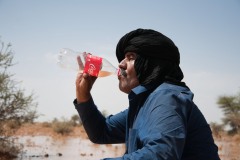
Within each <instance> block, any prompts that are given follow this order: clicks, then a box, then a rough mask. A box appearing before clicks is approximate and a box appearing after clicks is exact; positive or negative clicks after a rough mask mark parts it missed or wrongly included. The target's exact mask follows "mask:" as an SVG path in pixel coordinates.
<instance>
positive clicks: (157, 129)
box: [105, 106, 186, 160]
mask: <svg viewBox="0 0 240 160" xmlns="http://www.w3.org/2000/svg"><path fill="white" fill-rule="evenodd" d="M168 108H169V106H162V107H161V106H159V107H156V108H155V109H154V110H153V111H152V112H151V113H150V114H149V115H146V116H145V118H143V120H144V121H145V123H143V124H144V125H143V126H142V128H144V129H142V128H139V129H130V130H129V142H128V148H132V149H133V152H131V151H129V153H128V154H125V155H124V156H123V157H118V158H106V159H105V160H133V159H134V160H135V159H136V160H180V159H181V156H182V153H183V149H184V144H185V138H186V130H185V126H184V122H183V120H182V118H181V116H179V115H178V113H177V112H176V111H175V110H170V109H169V110H168ZM146 117H149V118H146ZM134 137H135V138H134ZM135 146H138V147H137V148H140V149H137V148H134V147H135ZM139 146H140V147H139ZM134 150H135V151H134Z"/></svg>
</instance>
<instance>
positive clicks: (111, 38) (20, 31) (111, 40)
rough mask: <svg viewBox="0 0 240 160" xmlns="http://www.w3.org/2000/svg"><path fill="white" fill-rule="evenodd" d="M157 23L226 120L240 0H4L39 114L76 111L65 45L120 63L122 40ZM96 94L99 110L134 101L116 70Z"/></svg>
mask: <svg viewBox="0 0 240 160" xmlns="http://www.w3.org/2000/svg"><path fill="white" fill-rule="evenodd" d="M137 28H150V29H155V30H157V31H159V32H162V33H163V34H165V35H166V36H168V37H169V38H171V39H172V40H173V41H174V42H175V44H176V45H177V46H178V48H179V50H180V53H181V64H180V66H181V68H182V70H183V72H184V75H185V78H184V81H185V82H186V83H187V85H188V86H189V87H190V88H191V90H192V91H193V92H194V94H195V97H194V101H195V103H196V104H197V105H198V107H199V109H200V110H201V111H202V112H203V114H204V115H205V117H206V119H207V121H208V122H212V121H217V122H220V121H221V118H222V113H221V110H220V109H219V108H218V106H217V104H216V101H217V98H218V97H219V96H220V95H234V94H236V93H237V92H239V91H240V74H239V69H240V63H239V60H240V1H239V0H229V1H226V0H211V1H209V0H201V1H200V0H199V1H194V2H193V1H178V0H173V1H163V0H152V1H148V0H121V1H111V0H104V1H97V0H88V1H82V0H68V1H66V0H51V1H49V0H41V1H34V0H21V1H19V0H0V36H1V40H2V41H4V42H5V43H8V42H11V43H12V45H13V46H12V49H13V50H14V52H15V54H14V61H15V62H17V65H15V66H14V67H12V68H11V72H12V73H14V74H15V76H14V78H15V80H17V81H20V82H21V83H20V87H22V88H24V89H26V93H31V92H32V91H33V92H34V94H35V96H36V101H37V102H38V103H39V105H38V111H39V113H41V114H44V116H41V117H40V118H39V120H40V121H43V120H51V119H53V118H54V117H57V118H61V117H67V118H68V117H70V116H72V115H73V114H76V113H77V112H76V110H75V109H74V106H73V105H72V101H73V99H74V98H75V88H74V87H75V86H74V85H75V84H74V81H75V76H76V73H75V72H74V71H69V70H64V69H62V68H60V67H58V66H57V65H56V63H55V59H54V56H55V54H57V53H58V52H59V51H60V49H61V48H64V47H67V48H71V49H73V50H77V51H87V52H91V53H93V54H95V55H100V56H103V57H105V58H106V59H109V60H110V61H111V62H112V63H113V64H114V65H115V66H117V65H118V63H117V60H116V58H115V47H116V44H117V42H118V40H119V39H120V38H121V37H122V36H123V35H124V34H125V33H127V32H129V31H131V30H133V29H137ZM92 95H93V97H94V99H95V103H96V104H97V105H98V107H99V109H100V110H107V112H108V113H109V114H110V113H113V114H114V113H117V112H119V111H121V110H124V109H125V108H126V107H127V106H128V101H127V95H125V94H123V93H121V92H120V91H119V90H118V80H117V78H116V77H115V76H111V77H107V78H99V79H98V81H97V82H96V84H95V86H94V88H93V90H92Z"/></svg>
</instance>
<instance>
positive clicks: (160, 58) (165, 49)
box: [116, 29, 183, 85]
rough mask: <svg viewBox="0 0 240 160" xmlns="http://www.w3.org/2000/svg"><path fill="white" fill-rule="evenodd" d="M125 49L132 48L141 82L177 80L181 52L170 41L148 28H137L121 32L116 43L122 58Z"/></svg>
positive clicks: (120, 58) (179, 76)
mask: <svg viewBox="0 0 240 160" xmlns="http://www.w3.org/2000/svg"><path fill="white" fill-rule="evenodd" d="M127 52H135V53H136V54H137V58H136V60H135V64H134V68H135V70H136V73H137V77H138V80H139V82H140V84H142V85H147V84H152V83H153V84H156V85H159V84H160V83H162V82H163V81H170V82H173V83H180V81H181V80H182V79H183V73H182V71H181V69H180V67H179V64H180V54H179V51H178V48H177V47H176V46H175V44H174V43H173V41H172V40H171V39H169V38H168V37H166V36H165V35H163V34H162V33H160V32H157V31H154V30H151V29H136V30H133V31H131V32H129V33H127V34H126V35H124V36H123V37H122V38H121V39H120V40H119V42H118V44H117V47H116V56H117V59H118V61H119V62H121V61H122V60H123V59H124V57H125V54H126V53H127Z"/></svg>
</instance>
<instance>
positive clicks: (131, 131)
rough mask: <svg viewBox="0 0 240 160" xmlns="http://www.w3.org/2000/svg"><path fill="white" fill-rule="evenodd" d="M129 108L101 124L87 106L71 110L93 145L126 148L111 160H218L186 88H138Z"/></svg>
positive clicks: (208, 131)
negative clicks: (119, 144) (75, 111)
mask: <svg viewBox="0 0 240 160" xmlns="http://www.w3.org/2000/svg"><path fill="white" fill-rule="evenodd" d="M128 97H129V107H128V109H126V110H125V111H123V112H120V113H118V114H116V115H111V116H109V117H107V118H105V117H104V116H103V115H102V114H101V113H100V112H99V111H98V109H97V107H96V105H95V104H94V102H93V100H92V99H90V100H89V101H88V102H85V103H80V104H77V103H76V100H75V101H74V105H75V107H76V109H77V111H78V113H79V115H80V117H81V120H82V123H83V126H84V128H85V130H86V132H87V134H88V136H89V139H90V140H91V141H92V142H93V143H98V144H111V143H124V142H125V144H126V153H125V154H124V155H123V156H122V157H118V158H106V160H107V159H116V160H162V159H164V160H219V156H218V148H217V146H216V145H215V144H214V140H213V137H212V133H211V129H210V127H209V125H208V124H207V122H206V120H205V118H204V116H203V115H202V113H201V112H200V110H199V109H198V107H197V106H196V105H195V104H194V102H193V93H192V92H191V91H190V90H189V89H188V88H187V87H182V86H177V85H173V84H169V83H163V84H161V85H160V86H159V87H157V88H156V89H155V90H154V91H151V90H149V89H148V88H146V87H143V86H138V87H136V88H134V89H133V90H132V92H131V93H130V94H129V96H128Z"/></svg>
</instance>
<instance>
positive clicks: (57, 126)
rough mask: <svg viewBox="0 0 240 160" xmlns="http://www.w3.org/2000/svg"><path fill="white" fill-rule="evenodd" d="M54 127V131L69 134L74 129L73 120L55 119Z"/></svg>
mask: <svg viewBox="0 0 240 160" xmlns="http://www.w3.org/2000/svg"><path fill="white" fill-rule="evenodd" d="M52 128H53V130H54V132H56V133H58V134H61V135H68V134H69V133H71V132H72V131H73V126H72V125H71V122H69V121H66V120H62V121H58V120H55V121H53V122H52Z"/></svg>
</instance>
